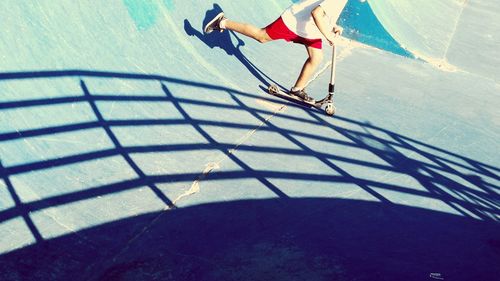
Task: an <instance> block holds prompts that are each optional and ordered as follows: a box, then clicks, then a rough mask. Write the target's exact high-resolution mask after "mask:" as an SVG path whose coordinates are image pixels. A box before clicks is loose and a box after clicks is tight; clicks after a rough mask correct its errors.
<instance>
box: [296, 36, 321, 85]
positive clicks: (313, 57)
mask: <svg viewBox="0 0 500 281" xmlns="http://www.w3.org/2000/svg"><path fill="white" fill-rule="evenodd" d="M306 49H307V54H308V55H309V57H308V58H307V60H306V62H305V63H304V66H303V67H302V70H301V71H300V75H299V78H298V79H297V82H296V83H295V86H294V88H295V89H304V87H305V86H306V84H307V82H308V81H309V78H311V76H312V74H313V73H314V71H315V70H316V68H317V67H318V66H319V64H320V63H321V60H323V51H322V50H321V49H318V48H314V47H311V46H307V47H306Z"/></svg>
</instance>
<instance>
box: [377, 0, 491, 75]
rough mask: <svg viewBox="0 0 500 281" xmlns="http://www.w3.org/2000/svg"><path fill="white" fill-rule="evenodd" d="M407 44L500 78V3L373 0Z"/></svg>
mask: <svg viewBox="0 0 500 281" xmlns="http://www.w3.org/2000/svg"><path fill="white" fill-rule="evenodd" d="M369 4H370V6H371V8H372V10H373V12H374V13H375V15H376V16H377V19H378V20H379V21H380V23H381V24H382V25H383V26H384V28H385V29H386V30H387V31H388V32H389V33H390V34H391V35H392V36H393V37H394V38H395V40H396V41H397V42H399V44H400V45H402V46H403V47H404V48H405V49H407V50H408V51H410V52H411V53H413V54H414V55H416V56H417V57H420V58H422V59H424V60H426V61H429V62H431V63H434V64H437V65H440V66H443V67H452V68H460V69H462V70H464V71H468V72H472V73H477V74H479V75H481V76H486V77H490V78H492V79H495V81H497V82H498V80H499V78H498V77H500V58H499V57H498V46H500V36H499V35H498V34H499V33H500V21H498V20H496V19H497V18H496V17H497V15H498V14H499V13H500V6H499V5H498V3H497V2H496V1H493V0H480V1H469V0H444V1H433V0H421V1H399V0H386V1H377V0H372V1H369Z"/></svg>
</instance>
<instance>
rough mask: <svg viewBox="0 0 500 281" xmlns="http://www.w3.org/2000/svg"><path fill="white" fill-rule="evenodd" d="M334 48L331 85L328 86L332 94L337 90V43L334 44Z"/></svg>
mask: <svg viewBox="0 0 500 281" xmlns="http://www.w3.org/2000/svg"><path fill="white" fill-rule="evenodd" d="M332 47H333V49H332V73H331V76H330V85H329V86H328V92H329V93H330V94H333V92H334V91H335V70H336V65H335V60H336V57H337V50H336V48H335V44H333V46H332Z"/></svg>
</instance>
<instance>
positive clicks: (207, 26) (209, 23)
mask: <svg viewBox="0 0 500 281" xmlns="http://www.w3.org/2000/svg"><path fill="white" fill-rule="evenodd" d="M222 17H224V13H223V12H220V13H219V14H218V15H217V16H215V17H214V18H213V19H212V20H211V21H210V22H208V23H207V25H205V28H204V29H203V31H204V32H205V34H210V33H212V32H213V31H214V30H215V28H212V29H211V30H209V28H210V27H211V26H212V25H213V24H214V23H215V22H216V21H218V20H220V19H221V18H222Z"/></svg>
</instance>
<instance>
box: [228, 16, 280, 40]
mask: <svg viewBox="0 0 500 281" xmlns="http://www.w3.org/2000/svg"><path fill="white" fill-rule="evenodd" d="M225 24H226V26H225V28H226V29H229V30H232V31H235V32H238V33H240V34H243V35H246V36H248V37H250V38H253V39H255V40H257V41H259V42H260V43H266V42H269V41H272V40H273V39H271V37H269V35H268V34H267V32H266V29H265V28H258V27H256V26H253V25H251V24H247V23H239V22H235V21H231V20H226V22H225Z"/></svg>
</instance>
